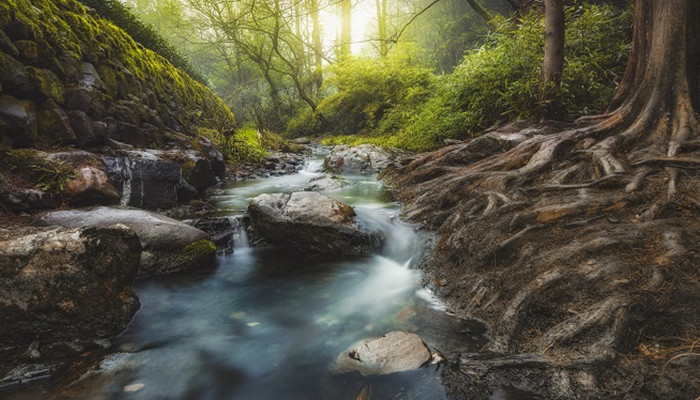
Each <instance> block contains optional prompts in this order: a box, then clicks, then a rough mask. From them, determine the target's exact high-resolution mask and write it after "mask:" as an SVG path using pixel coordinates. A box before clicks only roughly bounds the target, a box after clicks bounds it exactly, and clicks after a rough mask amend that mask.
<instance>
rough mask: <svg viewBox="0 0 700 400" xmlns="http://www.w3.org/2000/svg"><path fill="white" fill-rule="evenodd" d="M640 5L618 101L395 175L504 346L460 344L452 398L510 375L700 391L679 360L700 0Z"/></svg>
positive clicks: (595, 394)
mask: <svg viewBox="0 0 700 400" xmlns="http://www.w3.org/2000/svg"><path fill="white" fill-rule="evenodd" d="M635 6H636V10H635V13H636V20H635V33H634V42H633V47H632V55H631V58H630V61H629V65H628V69H627V72H626V74H625V77H624V79H623V82H622V84H621V86H620V88H619V91H618V93H617V96H616V97H615V99H614V101H613V102H612V105H611V107H610V111H609V112H608V113H606V114H605V115H601V116H596V117H589V118H584V119H582V120H581V121H579V123H578V124H576V125H574V126H573V127H571V126H567V127H566V128H564V126H563V125H561V126H559V127H557V126H523V125H519V124H512V125H509V126H505V127H501V128H498V129H495V130H493V131H490V132H486V133H485V134H484V135H483V136H481V137H478V138H476V139H473V140H471V141H468V142H465V143H464V144H460V145H455V146H450V147H446V148H444V149H441V150H439V151H438V152H435V153H433V154H429V155H426V156H423V157H421V158H418V159H416V160H414V161H412V162H411V163H410V164H409V165H407V166H405V167H402V168H399V169H397V170H395V171H393V172H387V173H385V175H386V177H388V179H390V181H391V183H392V184H393V185H395V186H396V188H397V191H396V192H395V193H396V195H397V196H398V198H399V199H400V200H402V201H403V202H405V203H406V204H407V206H406V208H405V215H406V216H407V217H408V218H409V219H411V220H413V221H416V222H420V223H422V224H424V225H425V226H427V227H429V228H431V229H434V230H435V231H437V232H438V239H437V240H436V243H435V247H434V250H433V252H432V253H431V255H430V257H429V259H428V260H427V261H426V266H425V269H426V274H427V276H426V279H427V280H428V281H429V282H439V283H438V284H437V285H433V286H432V288H433V289H434V290H435V291H436V293H438V294H439V295H441V296H442V298H443V300H445V301H446V302H447V303H448V304H449V305H450V306H451V307H452V308H453V309H454V310H455V312H456V313H457V314H458V315H462V316H464V317H476V318H479V319H481V320H483V321H486V323H487V324H488V325H489V329H490V331H489V337H490V339H491V340H490V342H489V344H488V350H490V351H492V352H494V353H496V354H499V353H500V354H501V355H500V356H494V354H488V355H481V354H476V355H474V354H466V355H465V354H462V355H460V356H459V357H456V361H455V364H456V365H457V366H458V367H457V368H446V370H445V371H446V372H445V375H444V376H443V378H444V382H445V383H446V385H447V388H448V393H449V394H450V397H452V398H488V397H489V395H490V394H491V392H489V391H488V390H489V388H491V389H492V388H494V387H503V385H507V384H509V383H508V382H518V384H519V385H523V386H522V387H526V388H527V389H528V390H531V391H533V392H535V393H537V394H539V395H540V396H542V397H543V398H595V399H602V398H634V399H656V398H697V397H698V395H700V393H698V387H700V386H698V384H699V383H700V369H699V368H697V365H696V364H693V363H687V364H681V363H679V362H678V361H679V360H681V359H684V360H686V359H687V357H689V354H691V353H692V354H693V356H692V357H694V360H697V353H698V352H697V350H694V349H695V346H697V338H698V337H700V332H699V331H698V327H699V326H700V279H698V276H700V251H698V243H700V219H698V215H700V115H699V114H698V112H700V1H698V0H636V2H635ZM650 349H651V350H650ZM660 370H663V372H661V373H659V372H658V371H660ZM582 374H583V375H586V374H588V375H587V376H589V377H592V378H591V379H589V380H587V382H588V383H586V384H583V383H582V382H583V380H580V377H581V376H583V375H582ZM554 377H556V378H554ZM587 379H588V378H587ZM640 382H644V383H643V384H640Z"/></svg>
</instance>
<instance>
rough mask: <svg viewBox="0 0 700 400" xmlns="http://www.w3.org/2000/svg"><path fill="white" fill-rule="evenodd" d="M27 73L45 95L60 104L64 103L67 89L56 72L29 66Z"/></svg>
mask: <svg viewBox="0 0 700 400" xmlns="http://www.w3.org/2000/svg"><path fill="white" fill-rule="evenodd" d="M27 74H28V75H29V77H30V78H31V80H32V81H33V82H34V84H35V85H36V87H37V89H38V92H39V93H40V94H41V95H42V96H43V97H45V98H47V99H51V100H53V101H55V102H56V103H58V104H63V102H64V101H65V100H66V89H65V87H64V86H63V83H62V82H61V80H60V79H59V78H58V76H56V74H54V73H53V72H51V71H50V70H48V69H43V68H35V67H27Z"/></svg>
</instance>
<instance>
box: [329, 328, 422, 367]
mask: <svg viewBox="0 0 700 400" xmlns="http://www.w3.org/2000/svg"><path fill="white" fill-rule="evenodd" d="M430 360H431V354H430V350H429V349H428V347H427V346H426V345H425V343H423V339H421V337H420V336H418V335H416V334H415V333H410V332H402V331H393V332H389V333H387V334H386V335H384V336H382V337H380V338H370V339H364V340H361V341H359V342H357V343H355V344H353V345H352V346H350V348H349V349H347V350H346V351H344V352H342V353H341V354H340V355H339V356H338V358H337V359H336V361H335V364H334V365H333V366H332V367H331V370H332V372H334V373H337V374H340V373H347V372H359V373H360V374H362V375H364V376H368V375H387V374H392V373H394V372H401V371H410V370H414V369H418V368H420V367H421V366H423V365H424V364H426V363H427V362H429V361H430Z"/></svg>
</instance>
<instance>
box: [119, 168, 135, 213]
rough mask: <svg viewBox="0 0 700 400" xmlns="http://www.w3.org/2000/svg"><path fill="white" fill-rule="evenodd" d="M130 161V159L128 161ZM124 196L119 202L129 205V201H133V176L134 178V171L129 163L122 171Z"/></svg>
mask: <svg viewBox="0 0 700 400" xmlns="http://www.w3.org/2000/svg"><path fill="white" fill-rule="evenodd" d="M127 163H128V161H127ZM122 177H123V179H124V180H123V181H122V198H121V200H120V201H119V204H120V205H122V206H127V205H129V202H130V201H131V178H132V171H131V166H130V165H128V164H127V166H126V168H125V169H124V170H123V171H122Z"/></svg>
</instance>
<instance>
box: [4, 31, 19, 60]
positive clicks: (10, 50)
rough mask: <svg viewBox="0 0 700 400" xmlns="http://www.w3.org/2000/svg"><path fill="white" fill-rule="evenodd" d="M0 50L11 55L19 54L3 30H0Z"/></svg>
mask: <svg viewBox="0 0 700 400" xmlns="http://www.w3.org/2000/svg"><path fill="white" fill-rule="evenodd" d="M0 50H1V51H4V52H5V53H7V54H9V55H11V56H12V57H17V56H19V50H17V47H16V46H15V44H14V43H12V40H11V39H10V38H9V37H8V36H7V34H6V33H5V32H4V31H3V30H0Z"/></svg>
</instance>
